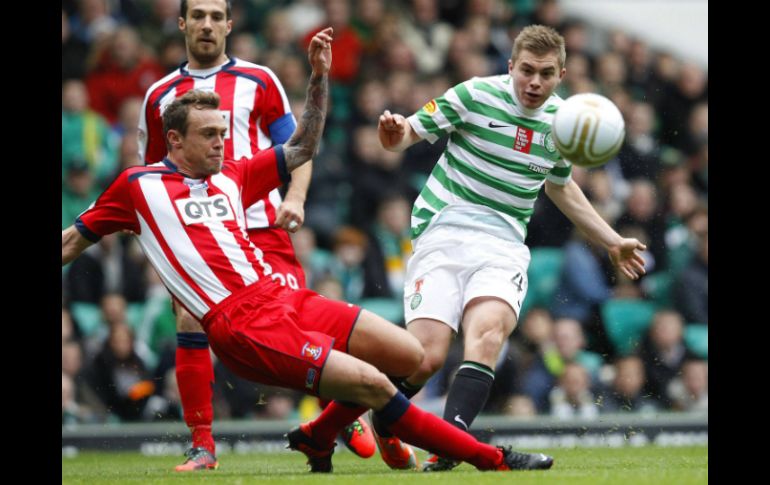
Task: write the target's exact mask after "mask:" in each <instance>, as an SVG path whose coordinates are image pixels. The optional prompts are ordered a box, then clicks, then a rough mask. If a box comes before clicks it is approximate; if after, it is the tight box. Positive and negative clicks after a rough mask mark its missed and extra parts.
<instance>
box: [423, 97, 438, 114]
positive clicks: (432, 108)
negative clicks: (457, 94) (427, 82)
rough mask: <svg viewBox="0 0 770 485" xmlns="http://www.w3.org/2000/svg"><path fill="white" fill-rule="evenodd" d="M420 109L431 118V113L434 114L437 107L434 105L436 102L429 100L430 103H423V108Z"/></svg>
mask: <svg viewBox="0 0 770 485" xmlns="http://www.w3.org/2000/svg"><path fill="white" fill-rule="evenodd" d="M422 109H424V110H425V112H426V113H428V114H429V115H431V116H433V113H435V112H436V110H437V109H438V105H437V104H436V100H435V99H431V100H430V101H428V102H427V103H425V106H423V107H422Z"/></svg>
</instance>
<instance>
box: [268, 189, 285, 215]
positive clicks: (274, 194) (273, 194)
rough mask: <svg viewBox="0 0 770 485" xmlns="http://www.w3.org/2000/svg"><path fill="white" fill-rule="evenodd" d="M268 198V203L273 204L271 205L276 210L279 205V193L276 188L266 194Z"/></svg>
mask: <svg viewBox="0 0 770 485" xmlns="http://www.w3.org/2000/svg"><path fill="white" fill-rule="evenodd" d="M268 199H270V203H271V204H273V207H274V208H275V210H276V211H277V210H278V206H280V205H281V202H282V200H281V193H280V192H278V189H273V190H271V191H270V194H269V195H268Z"/></svg>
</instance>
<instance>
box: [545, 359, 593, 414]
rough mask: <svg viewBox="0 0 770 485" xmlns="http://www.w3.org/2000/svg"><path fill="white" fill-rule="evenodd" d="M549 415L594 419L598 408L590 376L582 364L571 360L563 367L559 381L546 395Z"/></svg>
mask: <svg viewBox="0 0 770 485" xmlns="http://www.w3.org/2000/svg"><path fill="white" fill-rule="evenodd" d="M548 400H549V401H550V407H551V416H554V417H556V418H559V419H571V418H583V419H595V418H596V417H598V416H599V408H597V407H596V403H595V402H594V395H593V393H592V392H591V376H590V375H589V374H588V370H587V369H586V368H585V367H583V366H582V365H580V364H578V363H576V362H572V363H569V364H567V366H566V367H565V368H564V373H563V374H562V375H561V377H559V383H558V385H557V386H556V387H554V388H553V389H552V390H551V392H550V394H549V395H548Z"/></svg>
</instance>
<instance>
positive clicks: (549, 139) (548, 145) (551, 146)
mask: <svg viewBox="0 0 770 485" xmlns="http://www.w3.org/2000/svg"><path fill="white" fill-rule="evenodd" d="M543 146H544V147H545V149H546V150H547V151H548V153H553V152H555V151H556V144H555V143H554V142H553V136H551V132H550V131H549V132H548V133H546V134H545V138H543Z"/></svg>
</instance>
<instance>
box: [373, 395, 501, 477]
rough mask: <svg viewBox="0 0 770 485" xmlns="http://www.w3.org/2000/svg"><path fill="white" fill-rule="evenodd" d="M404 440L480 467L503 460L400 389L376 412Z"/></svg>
mask: <svg viewBox="0 0 770 485" xmlns="http://www.w3.org/2000/svg"><path fill="white" fill-rule="evenodd" d="M375 414H376V415H377V417H378V418H379V419H381V420H382V422H383V423H385V424H386V425H388V426H389V428H390V430H391V431H392V432H393V434H395V435H396V436H398V437H399V438H401V440H403V441H405V442H407V443H410V444H413V445H415V446H419V447H420V448H423V449H425V450H428V451H430V452H431V453H435V454H437V455H439V456H443V457H446V458H452V459H455V460H462V461H466V462H468V463H470V464H471V465H473V466H475V467H476V468H478V469H479V470H493V469H495V468H497V467H498V466H499V465H500V464H501V463H502V460H503V454H502V452H501V451H500V450H499V449H498V448H496V447H494V446H492V445H488V444H485V443H481V442H480V441H478V440H476V438H474V437H473V436H472V435H470V434H468V433H466V432H465V431H462V430H460V429H458V428H456V427H454V426H452V425H451V424H449V423H447V422H446V421H444V420H443V419H441V418H439V417H438V416H434V415H433V414H430V413H428V412H425V411H423V410H422V409H420V408H418V407H417V406H415V405H413V404H412V403H410V402H409V400H408V399H407V398H406V397H405V396H404V395H403V394H401V393H398V394H396V395H395V396H393V399H391V400H390V402H389V403H388V404H386V405H385V407H384V408H382V409H381V410H380V411H377V412H376V413H375Z"/></svg>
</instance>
